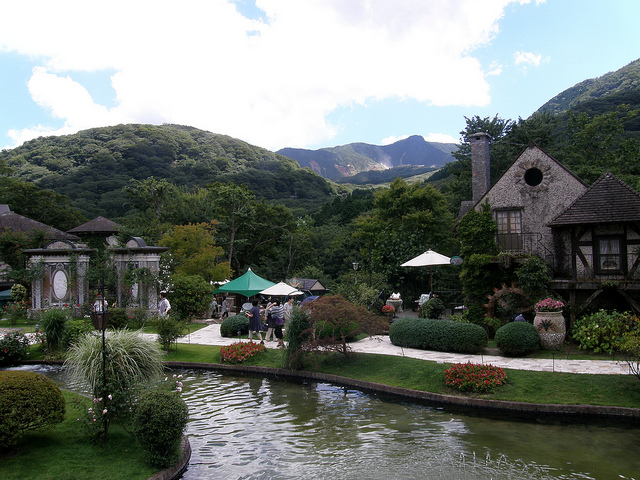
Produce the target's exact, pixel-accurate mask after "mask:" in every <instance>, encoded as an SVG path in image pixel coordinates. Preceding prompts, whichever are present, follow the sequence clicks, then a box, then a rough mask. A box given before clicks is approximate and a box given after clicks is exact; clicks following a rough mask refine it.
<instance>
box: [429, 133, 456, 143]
mask: <svg viewBox="0 0 640 480" xmlns="http://www.w3.org/2000/svg"><path fill="white" fill-rule="evenodd" d="M424 139H425V140H426V141H427V142H436V143H460V139H459V138H453V137H452V136H451V135H447V134H444V133H430V134H429V135H427V136H426V137H424Z"/></svg>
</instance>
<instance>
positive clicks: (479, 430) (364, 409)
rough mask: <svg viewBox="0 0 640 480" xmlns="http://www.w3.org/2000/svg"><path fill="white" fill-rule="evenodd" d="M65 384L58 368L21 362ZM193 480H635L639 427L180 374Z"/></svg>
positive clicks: (639, 464)
mask: <svg viewBox="0 0 640 480" xmlns="http://www.w3.org/2000/svg"><path fill="white" fill-rule="evenodd" d="M28 368H29V369H35V370H36V371H42V373H46V374H47V375H48V376H50V377H52V378H53V379H54V380H56V381H57V382H59V383H63V384H64V383H65V381H66V380H65V379H64V376H62V375H61V374H60V372H59V367H28ZM179 373H181V374H182V375H183V376H184V378H183V383H184V391H183V398H184V399H185V400H186V402H187V403H188V405H189V409H190V421H189V425H188V430H187V435H188V437H189V441H190V442H191V447H192V449H193V453H192V457H191V461H190V464H189V469H188V470H187V472H185V474H184V475H183V477H182V478H183V479H185V480H194V479H198V480H201V479H314V480H315V479H331V480H335V479H358V480H360V479H363V478H364V479H385V480H387V479H423V478H428V479H456V480H465V479H496V480H498V479H616V478H617V479H640V456H638V455H637V452H636V450H637V447H638V445H640V429H638V428H625V427H621V426H608V427H603V426H593V425H545V424H537V423H533V422H523V421H510V420H504V421H502V420H496V419H489V418H484V417H478V416H465V415H461V414H458V413H451V412H447V411H444V410H440V409H436V408H432V407H428V406H422V405H416V404H412V403H407V402H401V401H393V400H389V399H386V398H380V397H377V396H375V395H371V394H368V393H363V392H360V391H358V390H354V389H350V388H344V387H338V386H334V385H330V384H324V383H308V384H298V383H290V382H283V381H278V380H274V379H269V378H258V377H255V378H253V377H235V376H229V375H222V374H219V373H216V372H208V371H199V370H195V371H194V370H186V371H181V372H179Z"/></svg>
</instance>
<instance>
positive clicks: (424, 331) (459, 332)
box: [389, 317, 488, 353]
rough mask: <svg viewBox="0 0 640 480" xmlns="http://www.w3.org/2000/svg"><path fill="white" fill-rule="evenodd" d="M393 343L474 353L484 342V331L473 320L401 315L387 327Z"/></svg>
mask: <svg viewBox="0 0 640 480" xmlns="http://www.w3.org/2000/svg"><path fill="white" fill-rule="evenodd" d="M389 339H390V340H391V343H393V344H394V345H398V346H400V347H408V348H420V349H423V350H438V351H442V352H460V353H475V352H479V351H481V350H482V349H483V348H484V347H485V346H486V345H487V341H488V337H487V332H486V331H485V330H484V329H483V328H482V327H480V326H479V325H475V324H473V323H463V322H452V321H450V320H427V319H423V318H413V317H402V318H399V319H398V320H396V321H395V322H393V323H392V324H391V326H390V327H389Z"/></svg>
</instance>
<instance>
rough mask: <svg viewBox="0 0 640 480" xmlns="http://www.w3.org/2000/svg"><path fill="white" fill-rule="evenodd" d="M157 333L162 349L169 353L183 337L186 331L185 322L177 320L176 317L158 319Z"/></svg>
mask: <svg viewBox="0 0 640 480" xmlns="http://www.w3.org/2000/svg"><path fill="white" fill-rule="evenodd" d="M155 322H156V331H157V332H158V342H160V345H162V348H163V349H165V350H166V351H169V349H170V348H171V344H173V343H176V342H177V340H178V338H180V337H181V336H183V335H184V334H185V331H186V325H185V323H184V322H183V321H181V320H178V319H176V317H175V316H173V315H169V316H168V317H157V319H156V320H155Z"/></svg>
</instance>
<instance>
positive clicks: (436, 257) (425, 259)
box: [400, 249, 451, 292]
mask: <svg viewBox="0 0 640 480" xmlns="http://www.w3.org/2000/svg"><path fill="white" fill-rule="evenodd" d="M450 264H451V258H449V257H447V256H445V255H442V254H440V253H438V252H434V251H433V250H431V249H429V250H427V251H426V252H424V253H422V254H420V255H418V256H417V257H415V258H412V259H411V260H409V261H408V262H404V263H403V264H402V265H400V266H401V267H429V273H430V277H431V291H432V292H433V266H434V265H450Z"/></svg>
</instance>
